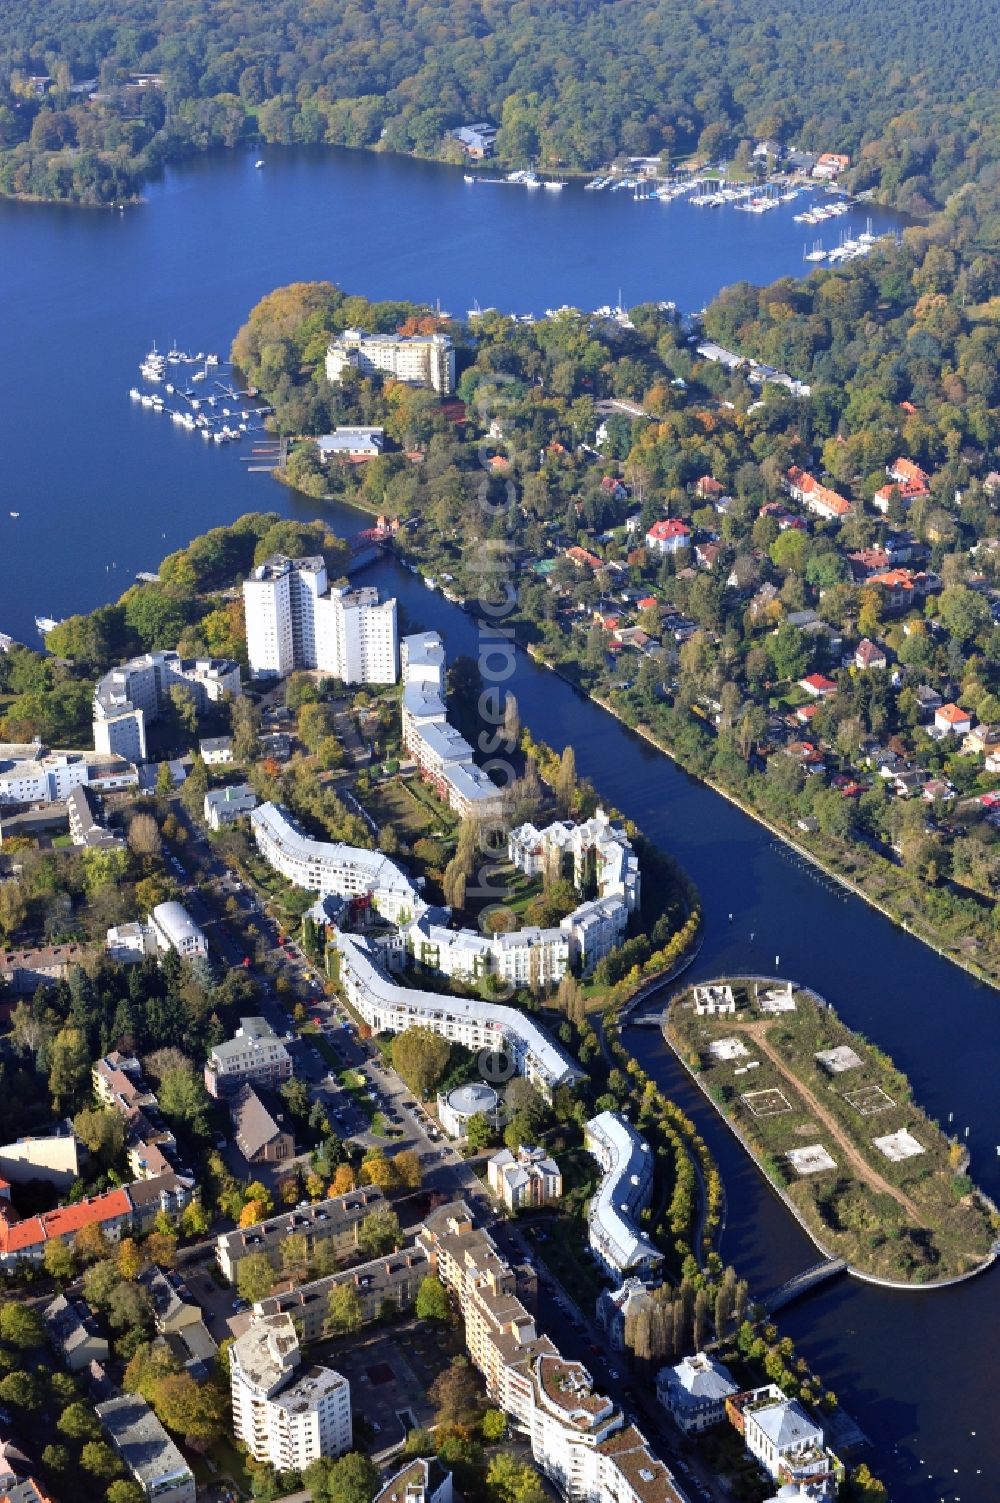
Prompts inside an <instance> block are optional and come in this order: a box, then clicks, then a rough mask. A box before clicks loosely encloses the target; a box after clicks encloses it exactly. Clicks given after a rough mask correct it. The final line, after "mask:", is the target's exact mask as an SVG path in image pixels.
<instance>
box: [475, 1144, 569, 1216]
mask: <svg viewBox="0 0 1000 1503" xmlns="http://www.w3.org/2000/svg"><path fill="white" fill-rule="evenodd" d="M486 1178H487V1181H488V1183H489V1187H490V1189H491V1190H492V1191H493V1193H494V1195H497V1196H499V1198H500V1199H501V1200H502V1201H503V1203H504V1205H505V1206H506V1207H507V1209H508V1210H509V1211H519V1210H521V1209H522V1207H524V1206H548V1205H551V1204H552V1203H553V1201H556V1200H561V1199H562V1185H563V1182H562V1174H561V1173H560V1172H559V1165H558V1164H557V1163H556V1161H555V1159H554V1158H552V1157H550V1155H549V1154H547V1153H546V1152H545V1149H544V1148H525V1147H523V1146H522V1147H519V1148H518V1150H517V1153H511V1151H510V1149H509V1148H501V1150H500V1152H499V1153H495V1154H494V1155H493V1157H492V1158H491V1159H490V1161H489V1163H488V1164H487V1165H486Z"/></svg>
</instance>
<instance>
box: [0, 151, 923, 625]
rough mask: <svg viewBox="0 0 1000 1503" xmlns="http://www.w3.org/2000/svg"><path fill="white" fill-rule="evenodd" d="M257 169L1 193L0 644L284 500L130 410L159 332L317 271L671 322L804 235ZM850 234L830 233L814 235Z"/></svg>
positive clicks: (566, 201) (434, 173) (477, 191)
mask: <svg viewBox="0 0 1000 1503" xmlns="http://www.w3.org/2000/svg"><path fill="white" fill-rule="evenodd" d="M266 161H267V165H266V167H265V168H264V170H263V171H259V172H258V171H255V170H254V166H253V158H252V157H248V156H245V155H244V154H243V153H239V154H227V153H225V152H219V153H215V154H212V155H210V156H205V157H198V158H195V159H193V160H191V161H190V162H186V163H184V164H182V165H181V166H179V167H176V168H172V169H170V170H169V171H168V172H167V173H166V174H165V175H164V177H163V179H162V181H160V182H157V183H154V184H152V185H151V186H150V188H149V190H148V202H147V203H146V204H144V205H143V206H141V207H138V208H135V209H129V210H127V211H126V212H125V213H117V212H113V211H108V210H86V209H76V208H69V207H59V206H52V205H45V204H15V203H9V202H6V201H2V200H0V261H2V265H3V278H2V286H0V349H2V353H3V363H2V369H0V414H2V419H0V421H2V431H3V434H4V436H5V440H6V441H5V444H4V464H3V469H2V478H0V559H2V561H3V590H2V596H0V631H6V632H9V633H11V634H12V635H14V636H15V637H18V638H22V639H23V640H31V641H34V640H35V636H34V617H35V616H36V615H45V616H56V617H60V616H64V615H67V614H69V613H70V612H72V611H77V610H86V609H89V608H91V607H93V606H94V605H97V604H98V603H100V602H101V601H103V600H105V599H106V598H107V597H108V596H111V595H114V596H117V595H119V594H120V593H121V592H122V590H124V589H126V588H127V586H128V585H129V584H130V583H131V582H132V578H133V576H134V575H135V573H136V571H137V570H140V569H155V567H156V565H157V563H158V562H159V560H160V559H161V558H162V557H163V555H164V553H166V552H168V551H169V550H170V549H171V548H174V547H176V546H177V545H178V544H180V543H183V542H186V541H187V540H188V539H189V538H190V537H192V536H193V535H194V534H196V533H199V532H203V531H204V530H205V529H206V528H207V527H210V526H213V525H215V524H216V523H219V522H224V521H227V520H229V519H231V518H232V517H233V516H235V515H236V514H237V513H239V512H241V511H246V510H248V509H250V508H251V507H254V506H258V507H262V508H266V507H273V508H277V509H282V510H287V509H288V508H289V507H290V506H294V504H295V503H294V502H291V501H290V500H289V498H288V496H287V494H286V493H285V492H284V490H283V489H282V488H281V487H279V486H278V485H277V484H275V483H274V482H272V481H270V480H269V479H268V477H266V476H261V477H257V479H256V481H255V482H254V483H251V484H249V485H248V483H247V481H246V479H245V477H244V475H243V473H242V471H243V468H244V465H243V463H242V462H241V460H240V459H239V457H238V454H239V449H238V447H237V446H236V445H227V446H225V447H224V448H216V447H215V446H214V445H206V444H203V443H202V442H201V440H200V439H199V437H198V436H197V434H195V433H187V432H185V431H183V430H182V429H178V428H176V427H174V426H173V425H172V424H171V423H169V422H168V421H167V419H166V418H164V417H161V416H156V415H155V414H153V413H150V412H148V411H144V410H143V409H141V408H138V407H136V406H133V405H132V404H130V403H129V401H128V395H127V393H128V389H129V387H130V386H132V385H133V384H134V383H137V382H138V370H137V368H138V363H139V361H140V359H141V357H142V355H143V354H144V353H145V351H146V350H148V349H149V347H150V344H151V342H152V341H153V340H154V339H155V340H156V341H157V342H158V344H159V346H160V348H162V349H166V348H168V347H169V345H170V343H171V341H172V340H176V341H177V343H178V345H179V346H180V347H181V348H183V349H188V350H206V351H207V350H219V351H221V352H222V353H223V354H225V353H226V352H227V351H228V349H229V346H230V343H231V341H232V337H233V335H234V333H235V332H236V330H237V328H238V327H239V325H240V324H241V323H242V322H243V320H244V318H245V317H246V315H247V313H248V312H249V310H250V308H251V307H252V306H253V304H254V303H255V302H256V301H257V300H258V298H260V297H262V296H263V294H264V293H266V292H269V291H271V289H272V288H274V287H276V286H279V285H281V284H282V283H285V282H291V281H295V280H301V279H307V280H308V279H315V278H328V279H329V280H331V281H335V282H338V283H339V284H340V285H341V286H343V287H344V288H346V289H349V290H351V291H356V292H361V293H365V294H366V295H368V296H370V297H374V298H380V297H406V298H414V299H418V300H427V301H429V302H435V301H437V300H440V303H441V306H442V307H444V308H447V309H450V310H451V311H452V312H453V313H455V314H456V315H463V316H464V314H465V312H466V311H467V310H468V309H470V308H472V307H473V305H474V304H475V302H476V301H477V300H478V301H479V302H480V303H481V304H482V305H483V306H484V307H485V306H487V305H488V304H490V303H493V304H495V305H496V306H497V307H500V308H503V309H505V310H510V311H519V312H528V311H534V312H535V313H538V314H541V313H543V312H544V310H545V309H546V308H549V307H558V306H561V305H562V304H564V303H570V304H575V305H578V306H580V307H583V308H596V307H599V306H600V305H602V304H604V303H615V302H617V300H618V296H619V292H620V293H621V297H622V299H623V300H624V302H625V303H626V305H628V304H634V303H636V302H639V301H642V300H646V299H672V300H673V301H675V302H676V303H677V305H678V307H680V308H681V309H683V310H685V311H689V310H691V309H695V308H699V307H701V306H702V305H703V304H704V303H705V302H706V301H708V300H709V299H710V298H711V297H712V296H713V295H714V294H715V293H716V292H717V291H718V290H719V288H720V287H722V286H723V285H724V284H725V283H727V282H730V281H733V280H735V279H736V278H737V277H740V276H746V277H750V278H753V279H755V280H759V281H769V280H772V279H773V278H774V277H776V276H779V275H783V274H786V273H790V272H797V271H800V270H802V267H803V262H802V252H803V245H804V241H805V239H806V236H807V234H808V238H809V240H810V242H811V241H812V239H813V238H814V237H815V236H817V235H818V234H820V233H822V231H821V230H820V229H810V228H808V227H806V226H801V225H797V224H794V223H793V220H792V215H793V214H794V213H795V212H797V211H801V209H802V208H803V207H804V206H808V205H809V204H810V203H811V202H812V201H813V197H814V196H813V195H809V196H808V197H805V198H802V199H800V200H798V201H797V202H796V203H794V204H783V205H781V207H779V208H778V209H776V210H774V211H773V212H770V213H767V214H760V215H756V214H746V213H740V212H738V211H737V210H735V209H734V208H725V209H709V208H695V207H692V206H691V205H690V204H688V203H687V202H686V200H678V201H677V202H674V203H671V204H666V203H658V202H648V203H635V202H633V200H632V198H631V196H630V195H628V194H626V193H618V194H609V193H607V192H604V193H590V192H585V191H584V189H583V186H582V184H570V185H568V186H567V187H566V188H565V189H564V190H563V191H562V192H561V193H547V192H545V191H544V190H539V191H536V192H529V191H527V190H526V189H524V188H515V187H509V186H506V185H505V186H499V185H498V186H491V185H487V184H477V185H476V186H474V187H470V186H469V185H467V184H466V183H464V182H463V177H462V173H461V172H460V171H459V170H457V169H455V168H447V167H442V166H439V165H436V164H433V163H424V162H415V161H410V160H408V159H406V158H398V157H389V156H380V155H372V154H370V153H363V152H350V151H345V150H336V149H327V150H323V149H307V148H301V149H291V148H289V149H285V150H282V149H281V148H277V147H275V148H271V147H269V148H268V149H267V151H266ZM873 212H874V211H873ZM864 220H865V215H863V214H862V213H861V212H860V211H856V212H852V213H851V214H850V215H845V216H843V218H841V219H840V220H831V221H828V226H830V227H829V228H827V229H826V237H827V244H828V245H833V244H834V242H835V241H836V239H837V238H838V236H839V234H840V233H841V231H842V230H847V229H848V228H850V227H853V228H854V229H855V230H860V229H863V228H864ZM873 223H874V228H875V229H876V230H882V229H887V228H891V227H892V226H893V225H894V223H895V221H893V220H892V219H891V217H890V216H888V215H886V214H885V213H884V212H882V213H877V214H875V217H874V221H873ZM243 447H244V448H245V447H246V446H245V445H244V446H243ZM11 511H17V512H19V513H20V515H19V517H18V518H16V519H14V518H11V517H10V516H9V515H8V513H9V512H11Z"/></svg>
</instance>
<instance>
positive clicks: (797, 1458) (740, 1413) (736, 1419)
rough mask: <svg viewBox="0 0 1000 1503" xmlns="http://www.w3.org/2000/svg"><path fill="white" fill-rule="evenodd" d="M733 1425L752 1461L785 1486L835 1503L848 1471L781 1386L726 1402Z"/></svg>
mask: <svg viewBox="0 0 1000 1503" xmlns="http://www.w3.org/2000/svg"><path fill="white" fill-rule="evenodd" d="M726 1413H727V1415H728V1417H729V1420H730V1423H731V1424H732V1425H733V1427H734V1428H735V1429H736V1430H738V1431H739V1433H740V1434H741V1435H742V1436H743V1443H744V1445H745V1446H746V1448H747V1450H748V1451H749V1453H750V1455H751V1456H753V1457H755V1459H756V1460H757V1461H759V1462H760V1464H761V1466H762V1467H763V1468H764V1469H765V1471H766V1472H767V1473H768V1474H769V1475H770V1476H771V1477H773V1478H774V1480H775V1482H777V1483H779V1484H781V1485H782V1486H792V1485H795V1484H798V1485H799V1486H801V1487H803V1488H808V1489H809V1491H810V1493H811V1495H812V1496H813V1497H816V1498H833V1497H836V1493H837V1486H838V1483H839V1481H840V1479H841V1477H842V1476H843V1471H844V1469H843V1465H842V1463H841V1462H840V1460H839V1459H838V1457H836V1456H835V1455H834V1454H833V1452H832V1451H831V1450H829V1449H828V1448H827V1445H826V1439H825V1436H824V1434H823V1429H822V1426H820V1425H818V1424H817V1423H816V1421H815V1420H814V1419H813V1418H812V1417H811V1416H810V1415H809V1414H807V1413H806V1411H805V1409H803V1407H802V1405H801V1404H800V1403H799V1401H798V1399H790V1398H788V1396H787V1395H786V1394H784V1393H783V1392H782V1391H781V1389H780V1388H779V1387H778V1385H777V1384H776V1383H767V1384H765V1385H764V1386H763V1387H761V1388H751V1389H745V1390H744V1391H743V1392H741V1393H736V1394H733V1395H731V1396H730V1397H729V1398H727V1399H726Z"/></svg>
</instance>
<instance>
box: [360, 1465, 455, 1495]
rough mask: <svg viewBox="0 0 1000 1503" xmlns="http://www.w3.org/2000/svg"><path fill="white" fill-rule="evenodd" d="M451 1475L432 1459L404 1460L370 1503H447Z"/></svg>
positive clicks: (449, 1493)
mask: <svg viewBox="0 0 1000 1503" xmlns="http://www.w3.org/2000/svg"><path fill="white" fill-rule="evenodd" d="M451 1500H452V1487H451V1473H450V1472H449V1471H448V1469H447V1468H446V1467H444V1466H443V1465H442V1464H441V1462H440V1461H439V1460H438V1458H437V1457H436V1456H431V1457H428V1458H426V1459H425V1458H423V1457H418V1458H417V1459H416V1460H415V1461H408V1462H407V1463H406V1465H405V1466H403V1467H401V1468H400V1470H399V1471H398V1472H396V1473H394V1474H393V1476H391V1477H390V1478H389V1480H388V1482H386V1483H385V1484H384V1485H383V1487H382V1489H381V1491H380V1492H377V1493H376V1494H375V1497H374V1499H373V1503H451Z"/></svg>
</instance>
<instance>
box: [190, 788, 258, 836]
mask: <svg viewBox="0 0 1000 1503" xmlns="http://www.w3.org/2000/svg"><path fill="white" fill-rule="evenodd" d="M256 807H257V795H256V793H254V791H253V789H252V788H251V787H250V784H249V783H237V784H234V785H231V786H230V787H228V788H210V789H209V790H208V792H207V793H206V794H205V803H204V809H203V812H204V815H205V823H206V824H207V825H208V828H209V829H210V830H224V829H225V828H226V826H227V825H232V824H235V823H236V821H237V820H238V819H242V818H243V817H244V816H245V815H247V814H250V813H251V811H252V810H254V809H256Z"/></svg>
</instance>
